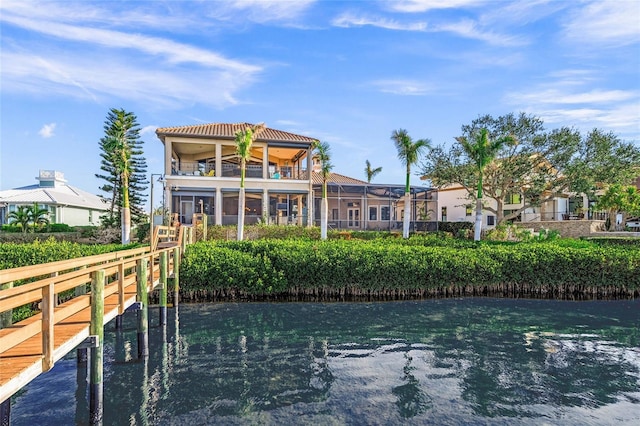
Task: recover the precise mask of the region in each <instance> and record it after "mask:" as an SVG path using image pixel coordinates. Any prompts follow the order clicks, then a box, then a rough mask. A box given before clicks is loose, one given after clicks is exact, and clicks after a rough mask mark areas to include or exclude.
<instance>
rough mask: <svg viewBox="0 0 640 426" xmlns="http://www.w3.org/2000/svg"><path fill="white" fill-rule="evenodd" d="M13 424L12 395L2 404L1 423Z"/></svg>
mask: <svg viewBox="0 0 640 426" xmlns="http://www.w3.org/2000/svg"><path fill="white" fill-rule="evenodd" d="M10 424H11V397H9V398H7V399H5V400H4V401H3V402H2V404H0V425H1V426H9V425H10Z"/></svg>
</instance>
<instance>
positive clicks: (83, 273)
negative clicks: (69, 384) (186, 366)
mask: <svg viewBox="0 0 640 426" xmlns="http://www.w3.org/2000/svg"><path fill="white" fill-rule="evenodd" d="M165 253H166V254H165ZM180 255H181V247H180V246H178V245H177V244H174V245H172V246H169V247H165V248H161V249H158V250H155V251H153V252H151V251H150V248H149V247H145V248H139V249H133V250H124V251H118V252H112V253H108V254H103V255H97V256H89V257H84V258H78V259H71V260H64V261H60V262H52V263H47V264H42V265H34V266H26V267H22V268H14V269H6V270H2V271H0V285H3V284H9V283H13V284H14V286H13V287H12V288H7V289H3V290H0V314H2V313H3V312H7V311H9V312H10V311H11V310H12V309H16V308H18V307H20V306H24V305H27V304H32V305H35V304H39V306H40V312H39V313H37V314H36V315H34V316H32V317H30V318H27V319H25V320H23V321H20V322H18V323H16V324H12V325H10V326H8V327H6V328H3V329H0V403H4V402H5V401H6V400H7V399H9V398H10V397H11V396H12V395H13V394H15V393H16V392H17V391H18V390H20V389H21V388H22V387H23V386H25V385H26V384H28V383H29V382H30V381H31V380H33V379H34V378H36V377H37V376H38V375H40V374H41V373H43V372H46V371H48V370H50V369H51V368H52V367H53V365H54V364H55V362H56V361H58V360H59V359H61V358H62V357H64V356H65V355H66V354H67V353H69V352H70V351H72V350H73V349H75V348H76V347H78V345H81V344H83V342H86V341H87V339H88V338H89V336H90V332H89V330H90V324H91V321H92V315H91V303H92V300H91V294H89V293H88V292H87V288H89V286H90V285H91V283H92V279H93V278H94V276H95V274H96V273H97V272H98V271H101V272H100V274H102V273H104V277H105V278H104V291H103V300H104V316H103V318H102V320H103V323H104V324H106V323H107V322H108V321H110V320H112V319H114V318H115V317H116V316H117V315H121V314H122V313H124V311H125V310H126V309H127V308H129V307H130V306H131V305H133V304H134V303H135V302H136V299H137V295H138V294H139V291H140V288H139V286H138V278H137V272H136V271H137V270H138V269H139V268H140V264H141V262H145V266H146V265H148V275H147V276H148V278H147V280H146V283H145V285H146V291H145V292H144V294H146V292H147V291H151V290H153V289H155V288H162V287H164V290H165V291H166V287H167V285H168V283H167V282H164V283H163V282H161V279H160V278H161V273H160V270H161V268H162V267H164V268H166V270H165V271H164V272H163V274H162V275H163V276H164V277H167V276H169V275H171V274H172V273H173V271H174V265H175V264H176V260H177V261H178V262H179V256H180ZM163 262H164V264H163ZM144 269H146V267H145V268H144ZM100 276H102V275H100ZM63 298H64V299H68V300H65V301H64V302H62V303H60V304H58V303H56V301H57V300H58V299H63ZM165 300H166V296H165ZM165 309H166V308H165Z"/></svg>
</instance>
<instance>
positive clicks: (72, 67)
mask: <svg viewBox="0 0 640 426" xmlns="http://www.w3.org/2000/svg"><path fill="white" fill-rule="evenodd" d="M47 53H48V55H49V56H47V57H44V56H38V55H33V54H24V53H21V52H10V51H8V49H3V50H2V51H1V52H0V60H1V61H2V64H3V66H2V74H3V76H2V78H3V90H5V91H10V92H15V93H26V92H29V93H34V94H41V93H47V94H48V95H61V96H71V97H75V98H79V99H88V100H91V101H94V102H98V103H103V102H105V101H106V100H107V99H112V98H117V99H127V100H132V101H137V102H140V103H143V104H145V105H150V106H151V107H157V106H164V107H173V108H177V107H182V106H185V105H192V104H194V103H200V104H203V105H210V106H214V107H224V106H228V105H234V104H237V103H238V101H237V99H236V98H235V92H236V91H238V90H240V89H241V88H243V87H245V86H248V85H249V84H251V83H252V82H253V80H252V76H251V75H238V74H236V73H233V72H230V71H226V70H217V69H207V68H198V67H189V66H185V67H164V68H163V67H158V68H156V69H149V68H148V67H146V66H144V64H139V63H136V62H135V61H132V60H131V59H127V58H121V57H119V56H117V55H114V56H111V57H107V56H106V55H105V54H104V53H97V54H96V55H93V54H90V53H86V54H85V55H82V56H79V55H76V54H75V52H64V53H63V52H47ZM42 55H44V53H42ZM34 65H35V66H34Z"/></svg>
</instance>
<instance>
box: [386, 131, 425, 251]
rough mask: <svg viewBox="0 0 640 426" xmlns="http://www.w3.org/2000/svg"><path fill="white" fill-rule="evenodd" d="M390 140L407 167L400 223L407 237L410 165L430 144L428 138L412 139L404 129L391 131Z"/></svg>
mask: <svg viewBox="0 0 640 426" xmlns="http://www.w3.org/2000/svg"><path fill="white" fill-rule="evenodd" d="M391 140H393V142H394V143H395V145H396V149H397V150H398V159H399V160H400V162H401V163H402V165H403V166H405V167H406V168H407V180H406V184H405V188H404V218H403V224H402V237H403V238H409V224H410V221H411V185H410V183H409V179H410V177H411V166H412V165H414V164H416V163H417V162H418V160H419V159H420V155H421V154H422V152H423V151H424V150H425V149H426V148H428V147H429V146H430V144H431V141H430V140H429V139H419V140H417V141H415V142H414V141H413V140H412V139H411V136H409V134H408V133H407V131H406V130H405V129H398V130H394V131H393V132H392V133H391Z"/></svg>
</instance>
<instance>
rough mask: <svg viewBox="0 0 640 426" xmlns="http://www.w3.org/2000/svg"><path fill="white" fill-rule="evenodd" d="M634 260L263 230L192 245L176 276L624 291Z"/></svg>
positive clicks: (316, 288) (323, 289) (337, 291)
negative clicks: (258, 236)
mask: <svg viewBox="0 0 640 426" xmlns="http://www.w3.org/2000/svg"><path fill="white" fill-rule="evenodd" d="M584 243H585V242H583V244H584ZM639 267H640V250H628V249H616V248H613V247H606V248H605V247H599V246H598V245H596V244H591V243H586V245H584V246H583V247H570V246H565V245H563V244H556V243H555V242H553V241H548V242H537V241H533V242H529V243H510V244H506V243H500V244H498V243H484V242H483V243H481V244H478V243H473V242H471V241H460V240H456V239H452V238H450V239H443V238H434V237H429V236H414V237H412V238H411V239H409V240H403V239H398V240H392V239H375V240H371V241H362V240H353V239H352V240H348V241H347V240H333V241H312V240H303V239H298V240H282V241H281V240H268V239H264V240H257V241H227V242H208V243H200V244H198V245H195V246H192V247H190V248H189V249H188V250H187V253H186V257H185V261H184V262H183V267H182V270H181V283H182V285H183V286H184V287H185V288H188V289H200V290H206V289H209V290H215V291H216V292H218V293H217V294H223V293H225V291H228V292H230V293H231V294H234V295H252V296H264V295H273V294H277V293H278V292H280V293H283V294H289V295H309V294H314V295H316V294H324V295H333V296H337V297H342V296H345V295H351V296H358V295H378V296H383V297H384V296H390V295H399V294H400V295H412V296H428V295H483V294H488V293H491V294H493V293H496V292H502V293H503V294H505V295H520V294H539V295H540V294H547V295H565V296H567V295H576V294H584V293H587V292H594V291H596V292H600V293H603V292H609V293H616V292H617V293H619V294H626V295H628V294H637V293H638V290H639V289H640V273H639V272H638V271H639V269H640V268H639ZM225 289H226V290H225Z"/></svg>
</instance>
